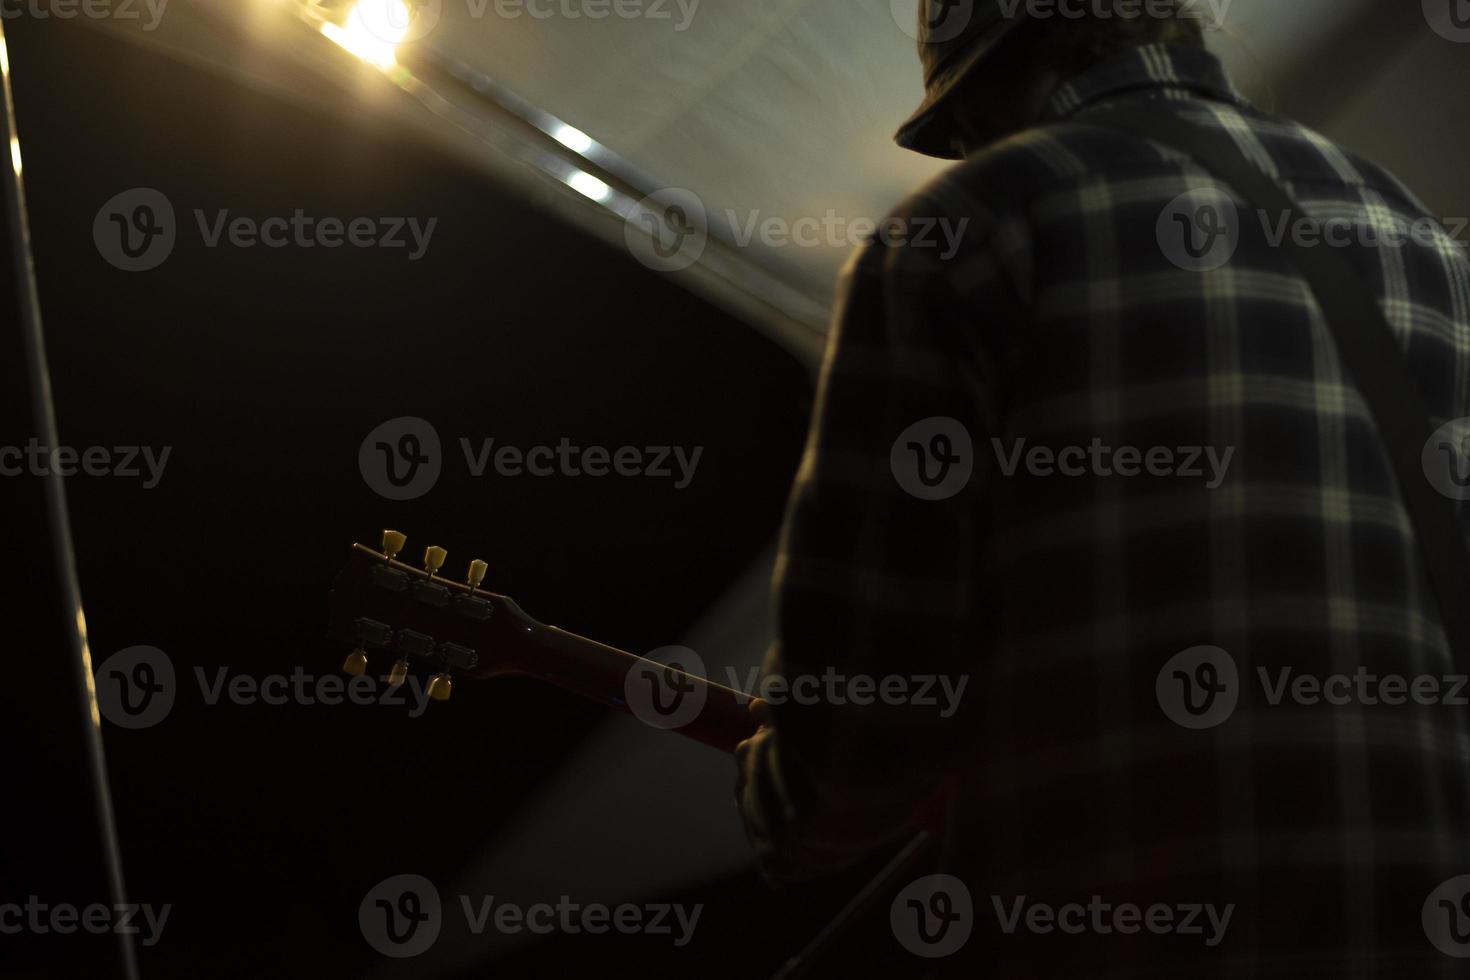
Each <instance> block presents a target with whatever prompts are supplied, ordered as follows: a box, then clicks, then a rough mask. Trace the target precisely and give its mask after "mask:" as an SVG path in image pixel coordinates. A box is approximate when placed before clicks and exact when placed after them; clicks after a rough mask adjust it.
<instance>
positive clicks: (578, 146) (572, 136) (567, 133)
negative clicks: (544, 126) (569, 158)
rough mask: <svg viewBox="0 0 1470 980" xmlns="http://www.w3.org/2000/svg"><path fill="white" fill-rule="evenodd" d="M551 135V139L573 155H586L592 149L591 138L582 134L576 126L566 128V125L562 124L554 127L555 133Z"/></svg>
mask: <svg viewBox="0 0 1470 980" xmlns="http://www.w3.org/2000/svg"><path fill="white" fill-rule="evenodd" d="M551 135H552V138H553V139H555V140H556V141H557V142H558V143H560V144H561V145H562V146H565V147H566V148H567V149H569V150H571V151H572V152H573V153H586V152H587V151H588V150H590V149H592V137H590V136H588V135H587V134H586V133H584V132H582V131H581V130H580V129H578V128H577V127H576V126H568V125H567V124H566V123H562V124H561V125H560V126H557V127H556V131H555V132H553V133H552V134H551Z"/></svg>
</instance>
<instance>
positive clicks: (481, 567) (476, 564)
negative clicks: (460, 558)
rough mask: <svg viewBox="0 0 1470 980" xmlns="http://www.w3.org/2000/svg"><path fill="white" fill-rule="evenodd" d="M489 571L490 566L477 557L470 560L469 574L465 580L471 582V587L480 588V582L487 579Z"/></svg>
mask: <svg viewBox="0 0 1470 980" xmlns="http://www.w3.org/2000/svg"><path fill="white" fill-rule="evenodd" d="M488 571H490V566H489V565H487V564H485V563H484V562H482V561H481V560H480V559H478V558H476V559H475V560H474V561H472V562H470V570H469V574H467V575H466V576H465V581H466V582H468V583H469V586H470V588H472V589H478V588H479V587H480V583H481V582H483V581H485V573H486V572H488Z"/></svg>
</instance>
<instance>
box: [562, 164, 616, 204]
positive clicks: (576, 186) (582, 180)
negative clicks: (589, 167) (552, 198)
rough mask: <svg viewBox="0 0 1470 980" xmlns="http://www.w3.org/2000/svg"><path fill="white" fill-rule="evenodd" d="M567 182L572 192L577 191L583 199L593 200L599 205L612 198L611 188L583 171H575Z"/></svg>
mask: <svg viewBox="0 0 1470 980" xmlns="http://www.w3.org/2000/svg"><path fill="white" fill-rule="evenodd" d="M566 181H567V186H568V187H570V188H571V189H572V190H574V191H576V192H577V193H578V194H581V195H582V196H583V197H590V198H592V200H594V201H596V202H597V203H599V204H601V203H603V202H605V201H606V200H607V199H608V198H610V197H612V188H611V187H609V186H607V185H606V184H604V183H603V182H602V181H600V180H598V179H597V178H596V177H594V176H592V175H591V174H589V173H585V172H583V171H581V170H576V171H573V172H572V175H571V176H570V177H568V178H567V179H566Z"/></svg>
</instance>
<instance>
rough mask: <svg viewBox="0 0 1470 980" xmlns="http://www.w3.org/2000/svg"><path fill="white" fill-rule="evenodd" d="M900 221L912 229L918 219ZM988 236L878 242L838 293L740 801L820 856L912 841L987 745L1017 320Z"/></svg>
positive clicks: (764, 827) (829, 861)
mask: <svg viewBox="0 0 1470 980" xmlns="http://www.w3.org/2000/svg"><path fill="white" fill-rule="evenodd" d="M900 213H901V214H905V215H906V216H907V218H908V220H909V221H910V227H911V229H912V230H913V233H914V234H915V235H917V234H918V229H919V228H920V226H921V225H922V219H920V218H917V217H914V215H916V214H921V213H923V212H922V211H921V210H919V208H917V207H915V206H913V205H911V206H910V207H909V209H908V210H907V211H906V212H900ZM930 213H933V212H932V211H931V212H930ZM947 220H949V221H951V222H958V221H961V220H964V219H947ZM972 220H974V221H975V224H976V225H978V224H979V220H978V219H972ZM951 227H953V226H951ZM933 234H934V237H935V238H937V239H938V240H939V241H941V242H942V241H943V240H944V239H945V235H944V234H942V233H941V232H938V231H936V232H934V233H933ZM988 237H989V236H988V234H987V233H986V230H985V229H982V228H979V227H975V226H971V227H969V228H968V229H965V231H964V235H963V239H964V247H963V248H961V249H960V250H959V252H958V253H957V254H955V255H948V254H946V253H945V252H944V250H943V248H942V247H935V248H922V247H919V246H918V245H917V244H915V243H903V244H895V243H893V242H891V241H890V242H888V243H886V244H885V243H883V242H881V241H875V242H874V243H872V244H870V245H868V246H867V247H865V248H864V249H863V250H862V251H861V252H860V253H859V254H858V255H857V256H856V257H855V258H854V260H853V261H852V262H851V263H850V264H849V266H848V268H847V270H846V271H845V272H844V279H843V283H842V286H841V287H840V289H839V303H838V308H837V310H836V311H835V316H834V325H833V329H832V332H831V335H830V338H829V343H828V348H827V352H826V356H825V360H824V364H823V368H822V372H821V376H820V380H819V384H818V390H817V401H816V406H815V411H814V415H813V421H812V426H811V431H810V435H809V438H808V442H807V446H806V450H805V454H804V457H803V461H802V464H801V468H800V471H799V473H798V475H797V478H796V482H795V487H794V489H793V492H792V497H791V501H790V505H789V510H788V513H787V520H786V526H785V529H784V531H783V534H782V539H781V548H780V554H779V558H778V563H777V568H776V574H775V579H774V583H773V589H774V600H775V604H776V638H775V642H774V644H773V645H772V647H771V649H770V651H769V654H768V656H767V658H766V663H765V670H764V674H763V687H762V691H761V693H762V696H764V697H767V699H768V700H769V701H770V702H771V704H772V717H773V721H772V727H773V732H772V734H771V736H770V737H768V738H766V739H764V740H763V741H762V742H761V745H760V748H759V751H758V753H757V757H756V758H754V759H753V760H752V762H751V764H750V766H749V769H748V770H747V771H748V773H749V776H750V790H749V792H748V796H749V799H750V800H751V801H753V802H747V803H746V804H745V807H746V810H747V820H748V821H749V820H752V819H753V820H754V822H755V824H756V826H757V827H758V828H759V830H760V832H761V833H765V834H768V835H770V837H771V838H772V839H776V840H782V841H785V842H786V844H785V845H784V846H787V847H789V848H796V849H801V850H802V851H804V852H805V853H806V854H808V855H809V856H810V855H816V860H815V861H814V862H813V863H814V864H820V865H840V864H842V863H843V858H844V855H849V856H851V857H852V858H853V859H856V858H857V857H859V856H861V855H862V854H863V853H866V852H867V851H869V850H871V849H872V848H873V847H875V846H878V845H880V844H882V843H884V842H886V841H888V840H890V839H894V838H896V837H898V836H900V835H901V834H902V833H903V832H904V831H905V829H906V827H907V826H908V825H909V821H910V818H911V817H912V816H913V814H914V811H915V809H916V807H917V806H918V805H920V804H921V803H922V802H923V801H924V800H925V799H926V798H928V797H929V796H931V795H932V794H933V793H934V791H935V790H936V789H937V788H938V786H939V784H940V783H941V782H942V781H943V779H944V778H945V776H946V774H947V773H949V772H951V771H954V770H956V769H963V767H964V766H965V765H966V762H967V759H968V758H969V756H970V755H971V754H972V752H973V744H974V743H973V740H972V739H969V738H967V736H966V735H965V734H964V732H965V731H966V729H967V728H969V727H972V726H973V724H974V723H975V719H974V717H973V715H974V713H973V712H972V711H967V710H966V706H967V703H968V702H972V701H974V700H976V698H975V690H974V685H975V682H976V675H977V673H978V672H979V671H978V668H979V666H980V664H981V661H982V658H983V656H984V650H983V648H982V647H983V642H984V641H983V637H984V635H985V630H984V628H983V627H984V624H985V620H986V617H987V613H986V609H985V607H986V599H987V592H986V590H985V589H984V585H983V582H982V581H981V572H982V569H981V560H982V557H981V556H982V554H983V550H984V547H985V543H986V542H985V537H986V534H987V502H988V496H987V485H988V484H989V483H991V482H992V474H993V473H994V472H995V469H996V467H995V465H994V462H993V460H994V457H993V455H992V452H991V440H992V437H993V436H995V435H996V434H997V433H996V426H997V415H998V408H997V400H998V397H999V395H998V392H999V387H998V385H997V380H998V379H997V378H996V372H995V367H996V361H997V359H998V355H995V354H993V353H992V352H993V351H997V350H1004V349H1005V348H1006V344H1005V340H1004V338H1005V337H1007V336H1008V335H1010V333H1011V332H1012V329H1013V328H1014V326H1015V325H1016V324H1017V323H1019V320H1020V318H1021V316H1022V313H1021V311H1020V304H1019V302H1018V300H1017V298H1016V293H1015V290H1014V288H1013V287H1012V286H1011V284H1010V280H1009V278H1008V277H1007V276H1006V275H1005V274H1004V273H1003V271H1002V268H1001V266H1002V263H1001V262H1000V261H998V259H997V258H996V256H995V254H994V253H993V251H992V249H991V246H990V242H989V241H988V240H987V239H988ZM915 242H917V238H916V239H915ZM752 810H754V811H755V812H754V813H753V814H752V813H751V812H750V811H752Z"/></svg>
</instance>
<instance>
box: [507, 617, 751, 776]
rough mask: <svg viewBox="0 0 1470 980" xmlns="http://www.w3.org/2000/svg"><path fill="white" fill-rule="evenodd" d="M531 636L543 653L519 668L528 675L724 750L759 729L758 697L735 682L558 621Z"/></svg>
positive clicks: (519, 672)
mask: <svg viewBox="0 0 1470 980" xmlns="http://www.w3.org/2000/svg"><path fill="white" fill-rule="evenodd" d="M525 639H526V640H527V642H529V643H530V644H533V645H535V646H536V647H537V648H538V650H539V651H540V653H541V656H539V657H538V658H537V663H538V667H537V669H534V670H526V669H521V670H518V671H516V673H518V674H520V675H522V676H529V677H535V678H538V679H539V680H542V681H545V682H546V683H548V684H552V685H554V686H556V687H559V688H561V689H562V690H564V691H569V692H571V693H572V694H577V695H580V696H581V697H584V698H587V699H588V700H590V701H595V702H597V703H598V704H602V705H606V706H608V707H610V708H616V709H617V710H619V711H623V712H626V713H627V714H631V715H633V716H634V717H636V718H638V719H639V720H641V721H643V722H645V723H647V724H649V725H650V726H652V727H656V728H662V729H665V730H668V731H677V732H678V733H679V734H681V735H684V736H686V737H688V738H692V739H694V740H695V741H697V742H703V743H704V744H705V745H709V746H712V747H714V748H717V749H719V750H721V751H722V752H734V751H735V746H736V745H738V744H739V743H740V742H742V741H744V740H745V739H747V738H750V737H751V736H752V735H754V734H755V731H756V728H757V722H756V720H755V718H754V716H753V715H752V714H751V712H750V702H751V700H752V698H751V696H750V695H748V694H745V693H743V692H741V691H737V690H735V689H734V688H730V687H726V686H724V685H723V684H718V683H716V682H714V681H711V680H709V679H707V678H704V677H700V676H698V675H696V674H690V673H687V672H685V671H682V670H679V669H677V668H674V667H669V666H666V665H664V664H660V663H658V662H656V661H653V660H648V659H646V658H643V657H639V656H636V655H635V654H631V653H628V652H627V651H626V650H619V649H617V648H616V647H610V646H607V645H606V644H602V643H598V642H597V641H595V640H589V639H587V638H586V637H583V636H578V635H576V634H575V633H568V632H567V631H566V630H563V629H558V628H557V627H555V626H537V627H533V628H532V633H531V635H529V636H527V637H525ZM630 678H631V679H630ZM630 700H631V701H632V702H633V703H631V704H630V703H629V702H630Z"/></svg>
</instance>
